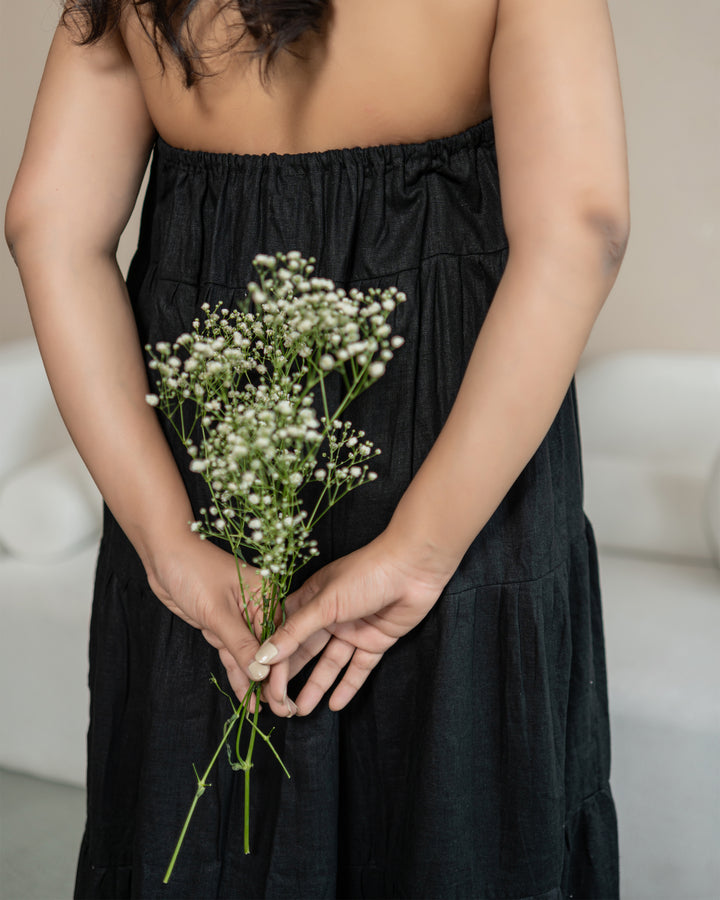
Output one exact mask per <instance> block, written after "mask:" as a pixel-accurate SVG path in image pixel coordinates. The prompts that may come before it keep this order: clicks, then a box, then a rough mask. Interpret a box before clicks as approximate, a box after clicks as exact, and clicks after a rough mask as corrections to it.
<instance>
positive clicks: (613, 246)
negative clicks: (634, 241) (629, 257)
mask: <svg viewBox="0 0 720 900" xmlns="http://www.w3.org/2000/svg"><path fill="white" fill-rule="evenodd" d="M586 222H587V224H588V225H590V227H591V228H592V229H593V230H594V231H595V232H596V233H597V234H598V236H599V238H600V241H601V244H602V254H603V256H602V259H603V268H604V269H605V270H606V271H607V272H608V273H610V274H612V273H617V271H618V270H619V268H620V265H621V264H622V261H623V258H624V257H625V251H626V250H627V245H628V241H629V239H630V210H629V209H628V208H627V207H625V208H622V207H619V208H618V209H617V210H614V211H613V212H597V211H593V212H590V213H588V214H587V215H586Z"/></svg>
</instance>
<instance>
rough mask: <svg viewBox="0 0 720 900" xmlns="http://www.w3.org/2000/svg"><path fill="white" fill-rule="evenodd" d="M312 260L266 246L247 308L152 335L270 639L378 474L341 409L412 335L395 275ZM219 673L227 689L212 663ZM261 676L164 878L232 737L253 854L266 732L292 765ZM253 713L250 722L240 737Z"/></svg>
mask: <svg viewBox="0 0 720 900" xmlns="http://www.w3.org/2000/svg"><path fill="white" fill-rule="evenodd" d="M314 262H315V260H314V259H313V258H312V257H311V258H309V259H304V258H303V257H302V256H301V255H300V253H299V252H297V251H291V252H289V253H287V254H284V253H277V254H276V255H275V256H267V255H259V256H256V257H255V259H254V261H253V265H254V268H255V270H256V272H257V276H258V278H257V281H254V282H251V283H250V284H249V285H248V290H247V296H246V298H245V302H244V304H243V305H242V306H243V308H235V309H226V308H222V307H221V306H218V307H215V308H214V309H211V308H210V306H209V304H207V303H206V304H203V306H202V310H203V313H204V320H203V321H202V322H201V321H200V319H196V320H195V321H194V322H193V332H192V333H188V334H181V335H180V336H179V337H178V338H177V340H176V341H175V342H174V343H173V344H170V343H168V342H161V343H159V344H157V345H156V346H155V348H154V349H153V348H152V347H150V346H148V347H146V350H147V351H148V353H149V355H150V363H149V365H150V367H151V369H153V370H155V374H156V393H154V394H149V395H148V397H147V401H148V403H150V404H151V405H152V406H156V407H158V409H159V410H160V411H161V412H162V413H163V414H164V415H166V416H167V417H168V419H169V420H170V422H171V423H172V426H173V427H174V429H175V430H176V431H177V434H178V435H179V437H180V439H181V441H182V442H183V444H184V446H185V447H186V449H187V452H188V454H189V456H190V458H191V461H190V469H191V470H192V471H193V472H196V473H198V475H199V476H201V477H202V478H203V479H204V480H205V482H206V484H207V487H208V489H209V497H210V502H209V505H208V506H207V507H206V508H203V509H200V510H199V519H198V520H197V521H196V522H193V523H191V528H192V530H193V531H196V532H198V533H199V536H200V538H201V539H206V538H217V539H221V540H223V541H225V542H226V544H227V545H229V547H230V549H231V552H232V553H233V555H234V557H235V560H236V564H237V571H238V579H239V583H240V588H241V594H242V599H243V603H244V607H245V613H246V615H247V620H248V625H249V627H251V628H252V626H253V622H252V616H251V605H250V604H251V598H250V597H248V596H247V595H246V593H245V586H244V583H243V578H242V574H243V573H242V570H243V568H244V567H245V566H246V565H247V564H248V563H250V564H252V565H255V566H257V567H258V569H259V572H260V576H261V579H262V584H261V589H260V597H259V598H254V602H255V603H257V604H258V606H259V605H260V604H261V605H262V610H261V612H262V626H261V636H260V637H261V641H264V640H266V639H267V638H268V637H270V635H271V634H272V633H273V631H274V629H275V625H276V622H278V620H279V619H281V618H282V616H283V613H284V610H283V600H284V597H285V596H286V594H287V593H288V590H289V586H290V582H291V580H292V577H293V576H294V574H295V573H296V572H297V571H298V570H299V569H300V568H301V567H302V566H303V565H304V564H305V563H306V562H307V561H308V560H309V559H310V558H311V557H312V556H314V555H317V553H318V549H317V546H316V541H315V540H314V539H312V538H311V534H312V530H313V528H314V527H315V525H316V524H317V523H318V522H319V521H320V519H321V518H322V517H323V516H324V515H325V513H327V512H328V510H329V509H330V508H331V507H332V506H333V505H334V504H335V503H337V502H338V500H340V499H341V498H342V497H344V496H345V495H346V494H347V493H348V492H349V491H351V490H353V489H354V488H356V487H359V486H360V485H362V484H365V483H366V482H368V481H372V480H373V479H374V478H375V477H376V473H374V472H373V471H372V470H371V469H370V467H369V461H370V460H371V459H372V458H373V456H375V455H377V454H378V453H380V450H379V449H378V448H375V447H374V446H373V444H372V442H371V441H370V440H368V439H367V438H366V436H365V433H364V432H363V431H362V430H356V429H355V428H353V426H352V423H351V422H349V421H347V420H345V419H343V416H344V413H345V410H346V409H347V407H348V405H349V404H350V403H351V402H352V401H353V400H354V399H355V397H357V396H358V395H359V394H360V393H362V391H364V390H365V389H366V388H367V387H369V386H370V385H371V384H372V383H373V382H375V381H377V379H378V378H380V377H381V376H382V375H383V373H384V372H385V366H386V364H387V363H388V361H389V360H390V359H391V358H392V356H393V349H395V348H397V347H400V346H401V345H402V344H403V338H402V337H400V336H399V335H392V329H391V327H390V325H389V324H388V322H387V318H388V316H389V314H390V313H391V312H392V311H393V310H394V309H395V307H396V306H397V304H398V303H401V302H403V301H404V300H405V295H404V294H403V293H401V292H400V291H398V290H397V288H394V287H390V288H386V289H384V290H380V289H378V288H370V289H369V290H368V292H367V293H366V294H365V293H363V292H361V291H359V290H355V289H352V290H350V291H348V292H346V291H345V290H343V289H341V288H337V287H336V286H335V284H334V283H333V282H332V281H330V280H328V279H326V278H318V277H315V276H314V275H313V271H314V265H313V264H314ZM331 373H337V377H339V378H340V379H341V382H342V385H343V386H344V390H343V391H341V393H340V400H339V402H338V404H337V406H336V408H334V409H331V408H330V407H329V403H328V393H327V391H326V379H327V378H328V376H329V375H330V374H331ZM316 396H318V399H319V404H318V405H320V406H321V408H322V412H321V413H320V415H318V414H317V413H316V409H315V399H316ZM311 482H314V483H316V484H317V486H318V488H317V490H316V491H315V494H316V495H317V499H316V500H315V502H314V505H313V508H312V509H311V510H307V509H304V508H303V503H302V499H301V491H302V490H303V488H304V487H305V486H306V485H308V484H309V483H311ZM211 680H212V681H213V683H214V684H215V685H216V687H218V688H220V685H219V684H218V682H217V680H216V679H215V678H214V676H213V677H212V678H211ZM260 687H261V685H260V684H259V683H255V682H253V683H251V684H250V687H249V689H248V691H247V693H246V694H245V696H244V698H243V699H242V701H240V702H237V701H236V700H235V699H234V698H232V697H231V696H230V695H229V694H228V695H226V696H227V697H228V700H229V702H230V704H231V706H232V710H233V712H232V715H231V717H230V718H229V719H228V721H227V722H226V723H225V726H224V728H223V733H222V736H221V740H220V742H219V745H218V748H217V750H216V752H215V754H214V756H213V758H212V759H211V760H210V763H209V765H208V766H207V768H206V769H205V771H204V772H203V774H202V775H200V774H199V773H198V771H197V770H195V776H196V779H197V789H196V792H195V797H194V799H193V801H192V805H191V807H190V810H189V812H188V815H187V818H186V820H185V824H184V826H183V829H182V832H181V835H180V838H179V840H178V843H177V846H176V847H175V852H174V854H173V857H172V859H171V861H170V865H169V866H168V870H167V872H166V874H165V882H166V883H167V881H168V880H169V878H170V875H171V873H172V870H173V867H174V865H175V860H176V859H177V855H178V853H179V850H180V847H181V845H182V842H183V839H184V837H185V833H186V831H187V827H188V824H189V822H190V818H191V817H192V814H193V812H194V810H195V806H196V804H197V802H198V800H199V798H200V797H201V796H202V794H203V792H204V791H205V788H206V787H207V784H208V783H207V778H208V776H209V774H210V771H211V769H212V767H213V765H214V764H215V761H216V760H217V758H218V756H219V755H220V753H221V752H222V749H223V747H227V751H228V757H229V759H230V764H231V765H232V767H233V768H234V769H239V770H242V771H243V772H244V773H245V810H244V812H245V816H244V849H245V852H246V853H249V852H250V848H249V810H250V793H249V786H250V769H251V766H252V755H253V749H254V745H255V739H256V737H258V738H260V739H261V740H262V741H264V742H265V743H266V744H267V745H268V747H269V748H270V750H271V751H272V752H273V753H274V754H275V756H276V757H277V758H278V761H279V762H280V765H281V766H282V767H283V770H284V771H285V773H286V774H288V777H289V773H288V772H287V769H285V766H284V765H283V763H282V761H281V760H280V758H279V757H278V755H277V753H276V752H275V750H274V748H273V747H272V743H271V741H270V733H267V734H266V733H264V732H262V731H261V730H260V729H259V728H258V712H259V708H260V703H259V694H260ZM253 696H255V709H254V713H250V703H251V698H252V697H253ZM244 726H247V728H248V729H249V731H248V734H247V738H246V741H245V743H242V742H241V738H242V734H243V728H244ZM233 732H234V738H233Z"/></svg>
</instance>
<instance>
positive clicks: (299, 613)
mask: <svg viewBox="0 0 720 900" xmlns="http://www.w3.org/2000/svg"><path fill="white" fill-rule="evenodd" d="M336 611H337V604H336V602H335V596H334V594H332V593H331V592H330V591H320V593H318V594H317V595H316V596H315V597H313V599H312V600H310V601H309V602H308V603H307V604H306V605H305V606H302V607H301V608H300V609H297V610H296V611H295V612H293V613H292V614H291V615H289V616H288V618H287V619H286V620H285V622H284V624H282V625H280V626H279V627H278V628H277V630H276V631H275V633H274V634H273V636H272V637H271V638H270V639H269V640H267V641H265V643H264V644H263V645H262V647H261V648H260V649H259V650H258V652H257V653H256V655H255V659H256V660H257V661H258V662H259V663H262V664H265V665H267V664H269V663H272V665H276V664H277V663H279V662H282V660H284V659H288V658H289V657H290V656H292V654H293V653H295V651H296V650H297V649H298V648H299V647H300V646H301V645H302V644H304V643H305V642H306V641H307V640H308V639H309V638H310V637H311V636H312V635H313V634H315V633H316V632H318V631H322V630H323V629H324V628H325V627H326V626H327V625H330V624H331V623H332V622H334V621H335V617H336Z"/></svg>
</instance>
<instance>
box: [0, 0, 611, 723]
mask: <svg viewBox="0 0 720 900" xmlns="http://www.w3.org/2000/svg"><path fill="white" fill-rule="evenodd" d="M211 7H212V3H210V4H209V5H208V6H207V7H205V8H204V9H205V11H204V12H203V17H201V16H198V17H196V19H195V20H194V21H193V23H192V24H193V28H194V29H195V34H196V36H198V37H199V38H200V39H201V40H203V42H204V45H205V46H208V47H211V46H213V42H214V43H215V45H216V46H220V45H221V43H222V40H223V37H224V35H226V34H227V29H229V28H231V27H232V26H233V24H235V25H237V23H233V22H232V21H230V20H229V19H228V18H227V17H225V18H219V19H218V18H216V19H213V18H212V17H211V16H210V15H209V13H210V11H211ZM399 36H401V37H402V39H401V40H400V39H399ZM244 46H245V47H247V46H248V45H247V44H245V45H244ZM298 50H299V51H300V52H301V54H302V58H298V57H295V56H291V55H289V54H284V55H283V56H282V57H281V58H280V60H279V64H278V66H277V68H276V69H275V71H274V73H273V78H272V82H271V84H270V87H269V88H268V87H267V86H265V85H264V84H263V83H262V82H261V80H260V78H259V76H258V70H257V65H256V63H254V62H253V61H252V59H251V58H250V57H248V56H247V55H244V54H235V55H234V56H233V57H232V58H228V57H223V56H216V57H215V59H214V61H213V64H212V67H213V70H214V71H215V72H216V74H215V75H214V76H213V77H212V78H208V79H205V80H203V81H202V82H201V84H200V85H199V87H198V88H197V89H194V90H193V91H191V92H187V91H186V90H185V89H184V87H183V85H182V79H181V76H180V73H179V70H178V69H177V68H176V67H175V66H173V64H172V63H171V62H169V64H168V66H167V67H166V70H165V72H164V73H163V72H162V69H161V68H160V66H159V65H158V61H157V57H156V56H155V54H154V50H153V49H152V47H151V45H150V44H149V43H148V40H147V37H146V36H145V35H144V32H143V29H142V27H141V24H140V22H139V21H138V19H137V17H136V16H135V14H134V13H133V12H130V13H129V14H126V15H125V16H124V18H123V22H122V27H121V29H120V31H119V32H115V33H114V34H112V35H110V36H107V37H106V38H104V39H103V40H102V41H101V42H100V43H99V44H97V45H94V46H92V47H78V46H77V45H76V44H74V43H73V41H72V40H71V35H70V34H68V31H67V30H66V29H64V28H59V29H58V31H57V33H56V35H55V38H54V41H53V44H52V47H51V49H50V53H49V56H48V61H47V65H46V69H45V73H44V76H43V79H42V83H41V86H40V90H39V93H38V98H37V102H36V106H35V110H34V113H33V117H32V122H31V125H30V131H29V134H28V139H27V144H26V148H25V153H24V155H23V159H22V162H21V165H20V169H19V171H18V174H17V178H16V181H15V185H14V187H13V191H12V194H11V196H10V199H9V202H8V207H7V213H6V236H7V239H8V243H9V244H10V246H11V249H12V252H13V254H14V256H15V259H16V261H17V263H18V267H19V270H20V274H21V277H22V280H23V285H24V288H25V292H26V296H27V299H28V304H29V308H30V312H31V316H32V319H33V324H34V327H35V331H36V334H37V339H38V343H39V346H40V349H41V352H42V355H43V359H44V362H45V366H46V369H47V372H48V376H49V378H50V383H51V385H52V388H53V391H54V393H55V397H56V399H57V402H58V406H59V408H60V411H61V413H62V415H63V417H64V420H65V422H66V424H67V426H68V429H69V431H70V433H71V435H72V437H73V440H74V441H75V444H76V446H77V447H78V450H79V451H80V453H81V455H82V456H83V459H84V460H85V462H86V464H87V465H88V468H89V469H90V471H91V473H92V475H93V477H94V479H95V481H96V483H97V485H98V487H99V488H100V491H101V492H102V494H103V496H104V497H105V500H106V501H107V503H108V505H109V507H110V509H111V510H112V512H113V514H114V515H115V517H116V518H117V520H118V521H119V522H120V524H121V526H122V527H123V529H124V531H125V532H126V534H127V535H128V537H129V538H130V540H131V541H132V543H133V545H134V546H135V548H136V549H137V551H138V553H139V555H140V557H141V559H142V561H143V564H144V566H145V569H146V572H147V575H148V580H149V583H150V586H151V588H152V590H153V591H154V593H155V594H156V596H157V597H158V598H159V599H160V600H161V601H162V602H163V603H164V604H165V605H166V606H167V607H168V608H169V609H171V610H172V611H173V612H174V613H175V614H177V615H178V616H180V617H181V618H183V619H184V620H185V621H187V622H189V623H190V624H191V625H193V626H195V627H197V628H201V629H202V632H203V634H204V635H205V637H206V639H207V640H208V641H209V642H210V643H211V644H212V645H213V646H215V647H216V648H218V651H219V654H220V658H221V659H222V662H223V664H224V665H225V667H226V669H227V672H228V675H229V678H230V682H231V684H232V686H233V689H234V690H235V691H236V692H237V693H238V695H239V696H242V694H243V693H244V692H245V690H246V688H247V686H248V683H249V678H250V677H253V678H261V677H266V683H265V685H264V697H265V699H266V700H267V702H268V703H269V705H270V707H271V708H272V710H273V711H274V712H275V713H277V714H278V715H292V714H293V713H294V712H296V711H297V712H299V713H300V714H306V713H308V712H310V711H311V710H312V709H313V708H314V707H315V706H316V705H317V703H318V702H320V700H321V699H322V698H323V697H324V696H325V694H326V692H327V691H328V690H329V688H330V686H331V685H332V684H333V683H334V682H335V680H336V678H337V676H338V674H339V673H340V672H341V670H342V669H343V668H344V669H345V672H344V676H343V677H342V679H341V680H340V682H339V684H338V686H337V687H336V688H335V690H334V692H333V693H332V695H331V696H330V699H329V703H330V706H331V708H332V709H340V708H342V707H343V706H344V705H346V704H347V703H348V702H349V701H350V700H351V699H352V697H353V696H354V694H355V693H356V691H357V689H358V688H359V686H360V685H361V684H362V683H363V682H364V681H365V679H366V678H367V675H368V674H369V672H370V671H371V670H372V668H373V667H374V666H375V665H377V663H378V662H379V661H380V659H381V658H382V655H383V653H384V652H385V651H386V650H387V649H388V647H390V646H391V645H392V644H393V643H394V642H395V641H397V640H398V639H400V638H401V637H402V636H403V635H404V634H406V633H407V632H408V631H409V630H410V629H411V628H413V627H414V626H415V625H416V624H417V623H418V622H419V621H420V620H421V619H422V618H423V617H424V616H425V615H426V614H427V612H428V611H429V610H430V609H431V608H432V606H433V605H434V603H435V602H436V601H437V599H438V597H439V595H440V593H441V591H442V589H443V587H444V586H445V585H446V584H447V582H448V581H449V579H450V577H451V576H452V574H453V572H454V571H455V569H456V568H457V565H458V564H459V562H460V560H461V559H462V556H463V554H464V553H465V551H466V550H467V548H468V547H469V545H470V543H471V542H472V540H473V538H474V537H475V535H476V534H477V533H478V532H479V531H480V530H481V529H482V527H483V526H484V524H485V523H486V522H487V521H488V519H489V518H490V516H491V515H492V513H493V512H494V510H495V509H496V508H497V506H498V504H499V503H500V501H501V500H502V498H503V497H504V496H505V494H506V492H507V491H508V489H509V488H510V487H511V485H512V484H513V482H514V481H515V479H516V478H517V476H518V475H519V474H520V472H521V471H522V469H523V468H524V466H525V465H526V464H527V462H528V461H529V459H530V458H531V457H532V455H533V454H534V452H535V450H536V449H537V447H538V446H539V444H540V442H541V441H542V439H543V437H544V436H545V434H546V433H547V430H548V429H549V427H550V425H551V423H552V421H553V419H554V417H555V415H556V413H557V410H558V409H559V406H560V404H561V402H562V400H563V398H564V396H565V393H566V391H567V389H568V386H569V384H570V380H571V378H572V376H573V373H574V371H575V368H576V366H577V363H578V360H579V357H580V354H581V352H582V350H583V348H584V346H585V344H586V342H587V338H588V336H589V333H590V330H591V328H592V325H593V323H594V321H595V319H596V317H597V315H598V313H599V311H600V309H601V307H602V305H603V303H604V301H605V299H606V298H607V296H608V293H609V291H610V289H611V287H612V285H613V283H614V281H615V278H616V276H617V272H618V269H619V266H620V263H621V260H622V257H623V253H624V249H625V245H626V242H627V236H628V231H629V212H628V181H627V160H626V147H625V133H624V124H623V114H622V102H621V96H620V89H619V83H618V75H617V66H616V60H615V51H614V45H613V38H612V31H611V27H610V22H609V16H608V12H607V8H606V4H605V2H604V0H583V2H578V0H545V2H543V3H537V2H535V0H444V2H443V3H438V2H437V0H432V2H431V0H427V2H423V0H362V2H359V0H337V2H335V3H334V4H333V7H332V15H331V16H330V17H329V20H328V22H327V24H326V28H325V30H324V33H323V34H321V35H309V36H308V37H307V38H305V39H303V41H302V42H301V44H300V45H299V47H298ZM491 113H492V116H493V121H494V128H495V137H496V146H497V154H498V165H499V172H500V187H501V195H502V208H503V216H504V221H505V228H506V232H507V235H508V240H509V246H510V251H509V258H508V263H507V267H506V269H505V273H504V275H503V278H502V280H501V283H500V286H499V288H498V290H497V293H496V295H495V298H494V300H493V303H492V305H491V308H490V311H489V313H488V315H487V318H486V320H485V322H484V324H483V327H482V329H481V332H480V334H479V335H478V338H477V342H476V345H475V349H474V351H473V354H472V357H471V359H470V362H469V365H468V368H467V371H466V374H465V377H464V379H463V382H462V385H461V388H460V391H459V393H458V396H457V399H456V401H455V404H454V406H453V408H452V411H451V414H450V416H449V418H448V420H447V422H446V424H445V426H444V428H443V430H442V432H441V434H440V435H439V437H438V439H437V441H436V443H435V445H434V446H433V448H432V450H431V452H430V453H429V454H428V456H427V458H426V459H425V461H424V463H423V465H422V466H421V468H420V470H419V471H418V472H417V474H416V476H415V478H414V479H413V480H412V482H411V484H410V485H409V487H408V488H407V490H406V492H405V494H404V495H403V497H402V499H401V501H400V503H399V505H398V507H397V509H396V511H395V513H394V515H393V517H392V519H391V521H390V523H389V525H388V527H387V528H386V529H385V531H384V532H382V533H381V534H380V535H378V536H377V538H375V539H374V540H373V541H372V542H370V543H369V544H368V545H366V546H365V547H362V548H360V549H359V550H358V551H356V552H355V553H352V554H350V555H348V556H346V557H343V558H342V559H339V560H336V561H334V562H333V563H331V564H330V565H328V566H325V567H324V568H323V569H321V570H320V571H319V572H318V573H316V574H315V575H314V576H312V577H311V578H309V579H308V580H307V581H306V582H305V584H304V585H303V586H302V587H301V588H300V589H299V590H298V591H296V592H295V593H294V594H291V595H290V596H289V597H288V598H287V608H288V610H289V612H290V615H289V617H288V619H287V621H286V623H285V625H284V626H283V627H282V628H280V629H279V630H278V631H277V632H276V634H275V635H274V636H273V639H272V646H270V647H267V646H265V647H264V648H263V649H262V650H261V651H260V654H259V662H258V660H254V656H255V654H256V652H257V651H258V643H257V640H256V638H255V635H254V633H252V632H251V631H250V630H249V629H248V628H247V626H246V624H245V622H244V620H243V616H242V613H241V610H240V602H241V597H240V589H239V586H238V584H237V577H236V572H235V566H234V561H233V560H232V558H231V557H230V556H229V555H228V554H226V553H224V552H223V551H221V550H219V549H218V548H216V547H214V546H212V545H211V544H209V543H207V542H200V541H199V540H198V539H197V537H196V536H195V535H193V534H191V533H190V531H189V528H188V525H187V523H188V522H189V521H190V520H191V519H192V518H193V514H192V510H191V508H190V504H189V502H188V498H187V496H186V494H185V491H184V488H183V486H182V482H181V479H180V475H179V473H178V469H177V465H176V463H175V461H174V459H173V457H172V455H171V453H170V451H169V448H168V446H167V444H166V442H165V440H164V438H163V436H162V433H161V431H160V428H159V425H158V423H157V420H156V418H155V414H154V412H153V411H152V410H151V409H150V408H149V407H148V406H147V405H146V404H145V401H144V396H145V394H146V393H147V390H148V388H147V381H146V375H145V370H144V364H143V360H142V355H141V351H140V346H139V342H138V338H137V333H136V330H135V324H134V320H133V317H132V313H131V310H130V306H129V301H128V297H127V292H126V288H125V285H124V282H123V279H122V277H121V273H120V271H119V269H118V266H117V262H116V259H115V252H116V248H117V242H118V239H119V236H120V234H121V232H122V230H123V228H124V226H125V224H126V222H127V219H128V217H129V215H130V212H131V210H132V207H133V204H134V202H135V199H136V196H137V193H138V190H139V186H140V182H141V179H142V175H143V172H144V170H145V167H146V164H147V161H148V157H149V153H150V150H151V145H152V141H153V139H154V136H155V133H156V132H158V133H159V134H160V135H162V137H163V138H164V139H165V140H167V141H168V142H169V143H170V144H173V145H176V146H181V147H184V148H187V149H204V150H209V151H222V152H239V153H245V152H250V153H262V152H271V151H274V152H284V153H292V152H303V151H307V150H324V149H328V148H331V147H348V146H367V145H373V144H381V143H400V142H414V141H423V140H426V139H429V138H433V137H441V136H443V135H447V134H451V133H455V132H458V131H461V130H463V129H464V128H466V127H468V126H469V125H471V124H473V123H475V122H478V121H480V120H482V119H484V118H487V116H488V115H490V114H491ZM76 360H82V362H81V363H77V362H75V361H76ZM509 361H512V363H511V364H510V363H509ZM140 460H142V464H140V463H139V461H140ZM478 460H482V464H481V465H479V464H478ZM245 580H246V588H247V590H248V591H249V592H250V593H252V592H253V591H255V590H257V588H258V585H259V579H258V576H257V573H256V572H255V570H253V569H251V568H248V569H247V570H246V579H245ZM318 654H319V658H318ZM311 660H316V661H315V662H314V664H313V668H312V671H311V674H310V678H309V680H308V683H307V685H306V686H305V687H304V689H303V690H302V692H301V693H300V695H299V696H298V697H297V698H296V701H295V703H293V701H292V700H290V699H289V698H288V697H287V683H288V679H289V677H291V676H292V675H293V674H294V673H296V672H297V671H298V670H299V669H300V668H302V666H304V665H306V664H309V663H310V661H311ZM268 664H269V665H268Z"/></svg>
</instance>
